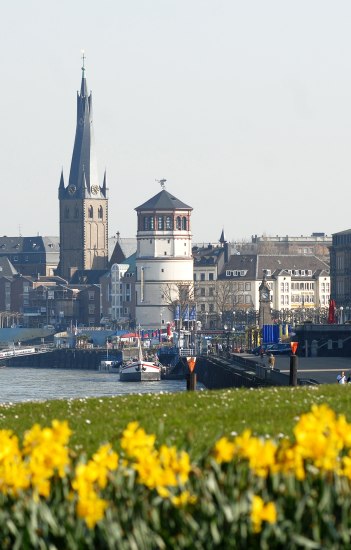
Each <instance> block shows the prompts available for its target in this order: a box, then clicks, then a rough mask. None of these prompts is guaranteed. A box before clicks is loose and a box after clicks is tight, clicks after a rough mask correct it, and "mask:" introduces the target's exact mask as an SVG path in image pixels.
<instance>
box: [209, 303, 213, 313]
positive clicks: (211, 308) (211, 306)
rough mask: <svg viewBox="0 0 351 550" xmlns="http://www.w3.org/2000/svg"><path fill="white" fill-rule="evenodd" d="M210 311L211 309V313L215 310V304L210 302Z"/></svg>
mask: <svg viewBox="0 0 351 550" xmlns="http://www.w3.org/2000/svg"><path fill="white" fill-rule="evenodd" d="M208 311H209V312H210V313H213V312H214V304H209V305H208Z"/></svg>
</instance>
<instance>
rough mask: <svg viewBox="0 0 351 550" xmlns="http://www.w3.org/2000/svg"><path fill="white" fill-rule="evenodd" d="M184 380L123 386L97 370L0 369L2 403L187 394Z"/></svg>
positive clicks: (135, 383)
mask: <svg viewBox="0 0 351 550" xmlns="http://www.w3.org/2000/svg"><path fill="white" fill-rule="evenodd" d="M185 389H186V381H185V380H161V381H160V382H120V380H119V375H118V374H116V373H108V372H100V371H97V370H96V371H94V370H70V371H68V370H66V369H43V368H40V369H36V368H33V367H31V368H20V367H5V368H1V369H0V403H9V402H12V403H19V402H24V401H42V400H45V399H68V398H73V399H74V398H79V397H110V396H113V395H126V394H130V393H160V392H179V391H185Z"/></svg>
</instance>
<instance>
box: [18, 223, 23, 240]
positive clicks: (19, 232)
mask: <svg viewBox="0 0 351 550" xmlns="http://www.w3.org/2000/svg"><path fill="white" fill-rule="evenodd" d="M18 234H19V236H20V237H22V233H21V226H20V225H19V226H18Z"/></svg>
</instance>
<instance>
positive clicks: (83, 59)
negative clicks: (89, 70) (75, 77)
mask: <svg viewBox="0 0 351 550" xmlns="http://www.w3.org/2000/svg"><path fill="white" fill-rule="evenodd" d="M85 59H86V58H85V51H84V50H82V72H83V76H84V71H85Z"/></svg>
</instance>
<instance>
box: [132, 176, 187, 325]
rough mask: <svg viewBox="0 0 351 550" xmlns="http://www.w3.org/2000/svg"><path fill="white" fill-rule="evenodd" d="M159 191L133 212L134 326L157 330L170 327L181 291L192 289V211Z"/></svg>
mask: <svg viewBox="0 0 351 550" xmlns="http://www.w3.org/2000/svg"><path fill="white" fill-rule="evenodd" d="M165 181H166V180H160V183H161V187H162V191H161V192H160V193H158V194H157V195H155V196H154V197H152V198H151V199H149V200H148V201H146V202H145V203H144V204H142V205H141V206H138V207H137V208H136V209H135V210H136V211H137V214H138V231H137V254H136V283H135V290H136V324H137V325H139V324H140V326H142V327H144V328H152V329H155V328H159V327H163V326H166V325H167V323H173V320H174V306H173V303H174V302H177V301H178V300H179V298H180V296H179V294H180V292H181V289H188V291H189V288H190V292H192V290H191V289H193V278H194V275H193V272H194V260H193V256H192V246H191V240H192V235H191V212H192V207H191V206H188V205H187V204H184V203H183V202H182V201H180V200H179V199H177V198H176V197H175V196H174V195H172V194H171V193H169V192H168V191H166V189H165V185H164V184H165Z"/></svg>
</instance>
